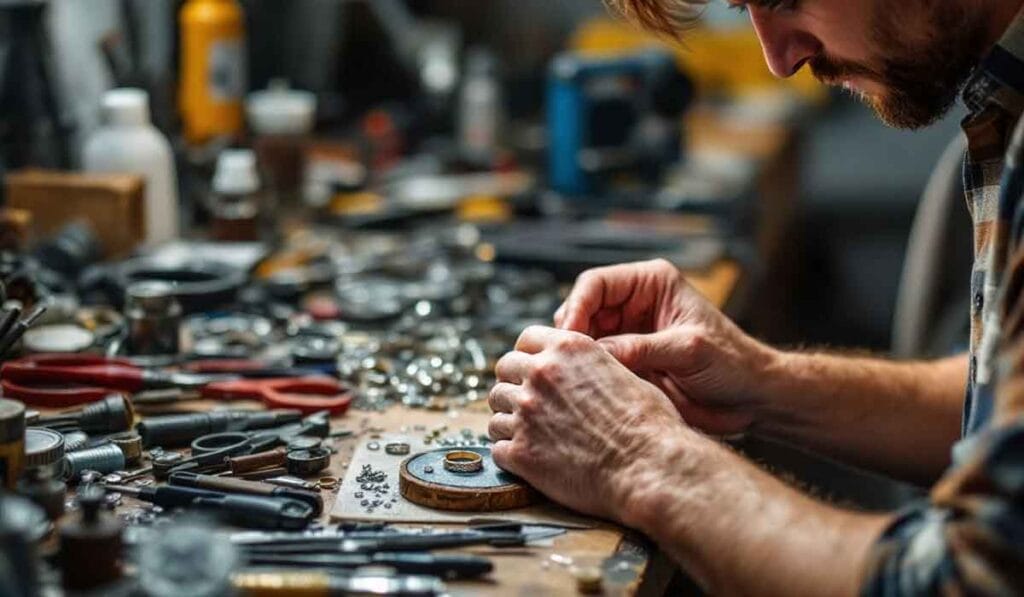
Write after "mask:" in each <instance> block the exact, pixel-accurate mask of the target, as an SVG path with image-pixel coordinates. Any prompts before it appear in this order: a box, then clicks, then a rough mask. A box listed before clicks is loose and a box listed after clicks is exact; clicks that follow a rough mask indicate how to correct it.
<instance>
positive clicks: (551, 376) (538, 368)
mask: <svg viewBox="0 0 1024 597" xmlns="http://www.w3.org/2000/svg"><path fill="white" fill-rule="evenodd" d="M564 369H565V367H564V365H563V364H562V363H561V362H559V361H558V360H557V359H556V358H554V357H548V358H544V359H541V360H538V362H537V363H536V364H535V365H534V366H533V367H532V368H531V369H530V373H529V375H527V381H529V382H530V384H532V385H533V386H534V387H541V388H543V387H552V386H558V385H559V384H560V383H561V381H562V378H563V376H564ZM520 407H522V404H520Z"/></svg>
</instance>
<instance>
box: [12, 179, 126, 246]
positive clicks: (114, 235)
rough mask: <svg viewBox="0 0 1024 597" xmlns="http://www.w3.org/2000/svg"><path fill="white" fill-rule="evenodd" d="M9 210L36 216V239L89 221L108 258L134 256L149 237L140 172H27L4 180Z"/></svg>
mask: <svg viewBox="0 0 1024 597" xmlns="http://www.w3.org/2000/svg"><path fill="white" fill-rule="evenodd" d="M4 184H5V187H6V193H7V207H12V208H18V209H24V210H27V211H29V212H31V213H32V216H33V217H32V220H33V221H32V228H33V232H34V234H35V235H36V238H37V239H38V238H44V237H46V236H50V235H52V234H55V233H56V232H57V231H59V230H60V229H61V228H63V227H64V226H65V225H67V224H69V223H71V222H74V221H78V220H84V221H86V222H88V223H89V224H90V225H91V226H92V227H93V230H94V231H95V232H96V237H97V238H99V239H100V242H101V243H102V245H103V252H104V255H105V256H106V257H110V258H119V257H124V256H127V255H129V254H130V253H132V252H133V251H134V250H135V248H136V247H137V246H138V245H139V244H140V243H142V241H143V240H144V239H145V238H146V229H145V221H146V220H145V215H146V214H145V205H146V204H145V200H144V197H143V193H144V188H145V181H144V179H143V178H142V177H141V176H138V175H134V174H98V173H80V172H63V171H52V170H22V171H20V172H14V173H11V174H8V175H7V177H6V178H5V180H4Z"/></svg>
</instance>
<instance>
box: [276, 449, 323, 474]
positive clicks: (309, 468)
mask: <svg viewBox="0 0 1024 597" xmlns="http://www.w3.org/2000/svg"><path fill="white" fill-rule="evenodd" d="M285 458H286V462H287V467H288V474H290V475H295V476H297V477H307V476H309V475H312V474H315V473H319V472H320V471H322V470H324V469H325V468H327V467H328V466H329V465H330V464H331V451H330V450H328V449H327V448H323V447H320V448H312V449H309V450H293V451H291V452H288V455H287V456H286V457H285Z"/></svg>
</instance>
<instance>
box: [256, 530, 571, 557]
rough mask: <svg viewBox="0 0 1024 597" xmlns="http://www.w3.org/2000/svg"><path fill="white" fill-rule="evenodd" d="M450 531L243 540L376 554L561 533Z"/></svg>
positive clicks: (271, 547)
mask: <svg viewBox="0 0 1024 597" xmlns="http://www.w3.org/2000/svg"><path fill="white" fill-rule="evenodd" d="M562 533H563V531H561V530H552V531H550V532H548V533H531V534H524V533H509V532H477V531H453V532H450V533H379V534H376V535H370V534H367V535H361V536H359V535H356V536H347V537H343V538H341V539H338V538H329V537H325V538H318V537H309V538H301V537H298V538H296V539H295V540H293V541H288V540H272V541H268V542H266V543H257V542H254V541H249V542H246V545H245V548H246V551H247V552H248V553H256V552H260V553H277V554H314V553H326V554H332V553H376V552H381V551H429V550H432V549H451V548H456V547H467V546H471V545H489V546H491V547H519V546H522V545H526V543H527V542H528V541H532V540H534V539H542V538H547V537H552V536H556V535H559V534H562Z"/></svg>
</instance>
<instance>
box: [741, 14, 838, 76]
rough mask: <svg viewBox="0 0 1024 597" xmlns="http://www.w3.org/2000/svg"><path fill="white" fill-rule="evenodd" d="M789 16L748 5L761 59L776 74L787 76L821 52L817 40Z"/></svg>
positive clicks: (819, 43) (794, 72)
mask: <svg viewBox="0 0 1024 597" xmlns="http://www.w3.org/2000/svg"><path fill="white" fill-rule="evenodd" d="M792 20H793V19H792V17H789V16H787V15H785V14H781V13H777V12H774V11H772V10H770V9H766V8H759V7H757V6H751V7H750V22H751V23H753V24H754V31H755V32H757V38H758V39H759V40H760V41H761V49H762V50H763V51H764V61H765V62H766V63H767V64H768V70H770V71H771V72H772V74H773V75H775V76H776V77H779V78H782V79H785V78H786V77H791V76H793V75H794V74H796V72H797V71H798V70H800V67H802V66H803V65H804V63H805V62H807V60H809V59H811V58H813V57H814V56H816V55H817V54H818V53H819V52H820V51H821V42H819V41H818V40H817V38H815V37H814V36H813V35H811V34H810V33H808V32H806V31H802V30H801V29H799V28H798V27H796V26H795V24H794V23H792Z"/></svg>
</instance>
